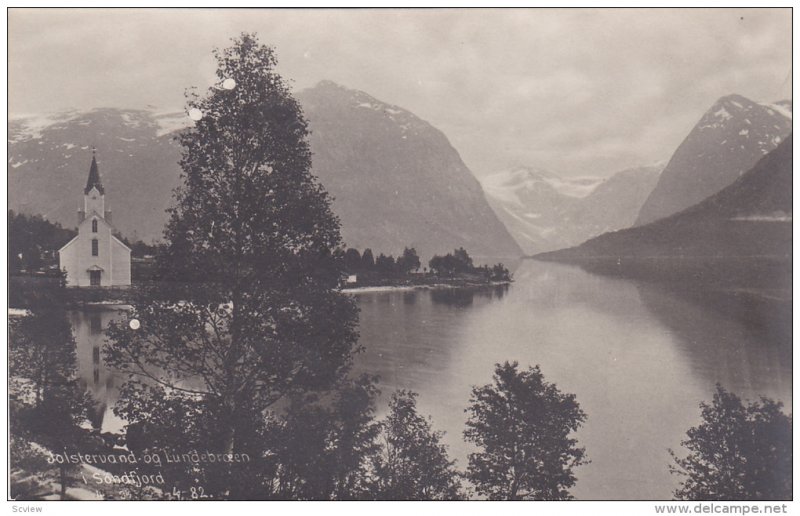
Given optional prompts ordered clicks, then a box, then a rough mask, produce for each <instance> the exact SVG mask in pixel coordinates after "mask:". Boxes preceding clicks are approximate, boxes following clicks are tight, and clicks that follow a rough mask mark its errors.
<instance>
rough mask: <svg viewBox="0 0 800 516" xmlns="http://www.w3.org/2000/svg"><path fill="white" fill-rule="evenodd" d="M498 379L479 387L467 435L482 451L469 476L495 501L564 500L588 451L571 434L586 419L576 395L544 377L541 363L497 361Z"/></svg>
mask: <svg viewBox="0 0 800 516" xmlns="http://www.w3.org/2000/svg"><path fill="white" fill-rule="evenodd" d="M493 378H494V383H493V384H490V385H485V386H483V387H475V388H473V390H472V396H471V399H470V403H471V406H470V407H469V408H468V409H467V410H466V412H467V413H468V414H469V418H468V420H467V429H466V430H465V431H464V437H465V438H466V440H467V441H470V442H472V443H474V444H475V445H476V446H477V447H478V448H479V449H480V451H478V452H476V453H472V454H470V456H469V466H468V469H467V477H468V478H469V480H470V481H472V483H473V484H474V485H475V487H476V489H477V492H478V493H479V494H482V495H484V496H487V497H488V498H489V499H492V500H564V499H569V498H571V497H570V495H569V491H568V490H569V488H570V487H572V486H573V485H574V484H575V476H574V474H573V468H575V467H577V466H580V465H581V464H585V463H586V462H587V461H586V459H585V452H584V449H583V448H579V447H578V446H577V441H576V440H575V439H574V438H572V437H571V436H570V434H571V433H572V432H574V431H576V430H577V429H578V427H579V426H580V425H581V424H582V423H583V422H584V421H585V420H586V415H585V414H584V413H583V411H582V410H581V409H580V406H579V405H578V402H577V401H576V400H575V396H574V395H573V394H564V393H562V392H561V391H559V390H558V388H557V387H556V386H555V385H554V384H552V383H548V382H546V381H545V379H544V376H543V375H542V372H541V371H540V369H539V367H538V366H536V367H533V368H529V369H528V370H527V371H520V370H519V369H518V364H517V363H516V362H513V363H509V362H505V363H504V364H502V365H500V364H496V366H495V372H494V377H493Z"/></svg>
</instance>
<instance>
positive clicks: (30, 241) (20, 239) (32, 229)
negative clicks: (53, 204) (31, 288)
mask: <svg viewBox="0 0 800 516" xmlns="http://www.w3.org/2000/svg"><path fill="white" fill-rule="evenodd" d="M76 234H77V232H76V231H75V230H73V229H66V228H62V227H61V224H58V223H52V222H50V221H48V220H46V219H44V218H42V216H41V215H26V214H24V213H14V211H12V210H9V211H8V265H9V269H10V270H12V271H19V270H22V269H25V270H28V271H31V270H37V269H41V268H42V267H45V266H47V265H57V264H58V256H57V251H58V250H59V249H60V248H61V247H62V246H63V245H64V244H66V243H67V242H69V241H70V240H71V239H72V238H73V237H74V236H75V235H76Z"/></svg>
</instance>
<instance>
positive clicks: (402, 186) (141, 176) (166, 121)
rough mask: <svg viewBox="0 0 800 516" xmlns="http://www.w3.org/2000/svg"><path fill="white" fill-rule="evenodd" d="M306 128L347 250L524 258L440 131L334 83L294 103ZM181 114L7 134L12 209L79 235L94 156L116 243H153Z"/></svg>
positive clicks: (55, 121)
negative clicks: (120, 238) (118, 236)
mask: <svg viewBox="0 0 800 516" xmlns="http://www.w3.org/2000/svg"><path fill="white" fill-rule="evenodd" d="M298 98H299V100H300V101H301V103H303V107H304V110H305V111H306V115H307V118H308V119H309V123H310V126H311V128H312V131H313V133H312V135H311V138H310V143H311V150H312V152H313V153H314V157H313V171H314V173H315V174H317V175H318V176H319V177H320V180H321V182H322V184H323V185H324V186H325V187H326V188H327V189H328V191H329V192H331V193H332V195H333V196H334V197H335V200H334V205H333V208H334V212H335V213H336V214H337V215H339V217H340V218H341V220H342V233H343V236H344V239H345V242H346V243H347V244H348V245H350V246H353V247H357V248H364V247H371V248H372V249H373V250H374V251H375V252H376V253H378V252H387V253H394V254H396V253H399V252H402V250H403V247H404V246H405V245H409V246H416V247H417V250H418V252H419V253H420V255H421V256H423V258H425V257H426V256H427V257H430V255H431V254H433V253H443V252H446V251H451V250H452V249H453V248H455V247H461V246H463V247H464V248H466V249H467V250H468V251H469V252H470V253H471V254H473V255H476V256H480V255H484V256H519V255H520V254H521V250H520V249H519V247H518V246H517V245H516V243H515V242H514V240H513V239H512V238H511V236H510V235H509V234H508V232H507V230H506V229H505V227H504V226H503V225H502V224H501V223H500V221H499V220H498V219H497V217H496V216H495V215H494V213H493V212H492V210H491V208H490V207H489V205H488V203H487V201H486V199H485V197H484V195H483V191H482V189H481V187H480V185H479V184H478V182H477V180H476V179H475V178H474V177H473V176H472V174H471V172H470V171H469V170H468V169H467V168H466V166H465V165H464V164H463V162H462V161H461V159H460V157H459V156H458V153H457V152H456V151H455V149H453V148H452V146H451V145H450V144H449V142H448V141H447V138H446V137H445V136H444V135H443V134H442V133H441V132H440V131H438V130H437V129H435V128H433V127H432V126H430V125H429V124H427V123H426V122H424V121H422V120H420V119H418V118H417V117H415V116H414V115H413V114H411V113H409V112H407V111H405V110H402V109H401V108H398V107H395V106H389V105H386V104H383V103H381V102H379V101H377V100H375V99H373V98H372V97H369V96H368V95H366V94H364V93H361V92H356V91H352V90H347V89H345V88H342V87H340V86H336V85H334V84H333V83H322V84H320V85H319V86H317V87H316V88H312V89H311V90H307V91H305V92H302V93H301V94H299V95H298ZM187 123H188V119H187V117H186V116H185V114H183V113H173V114H158V113H154V112H151V111H147V110H119V109H95V110H91V111H87V112H69V113H61V114H58V115H55V116H50V117H41V118H27V119H19V120H13V121H12V122H11V123H10V124H9V146H8V148H9V159H8V165H9V167H8V180H9V208H11V209H14V210H15V211H20V212H24V213H29V214H42V215H44V216H45V217H46V218H48V219H49V220H51V221H54V222H59V223H61V224H62V225H64V227H74V226H75V224H76V221H77V210H78V207H79V206H80V204H81V203H82V201H83V186H84V185H85V184H86V177H87V174H88V171H89V164H90V162H91V147H92V146H96V147H97V151H98V164H99V168H100V175H101V177H102V181H103V185H104V186H105V189H106V206H107V207H108V208H109V209H110V210H112V211H113V222H114V224H115V226H116V227H117V229H118V230H119V231H120V232H122V233H123V235H125V236H127V237H129V238H134V239H142V240H144V241H145V242H150V241H151V240H153V239H159V238H160V237H161V234H162V230H163V227H164V224H165V222H166V221H167V214H166V213H165V210H166V209H167V208H168V207H169V205H170V204H171V199H172V190H173V189H174V188H175V187H176V186H177V185H178V182H179V175H180V168H179V167H178V164H177V163H178V159H179V156H180V147H179V145H178V144H177V142H176V141H174V136H175V131H176V130H178V129H180V128H181V127H184V126H185V125H187Z"/></svg>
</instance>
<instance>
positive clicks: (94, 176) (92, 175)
mask: <svg viewBox="0 0 800 516" xmlns="http://www.w3.org/2000/svg"><path fill="white" fill-rule="evenodd" d="M92 188H97V191H98V192H100V193H101V194H103V195H105V193H106V192H105V190H103V183H101V182H100V171H99V170H98V169H97V159H96V157H95V155H94V151H92V166H91V167H89V179H88V180H87V181H86V188H84V189H83V193H84V194H88V193H89V192H90V191H91V190H92Z"/></svg>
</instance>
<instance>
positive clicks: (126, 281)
mask: <svg viewBox="0 0 800 516" xmlns="http://www.w3.org/2000/svg"><path fill="white" fill-rule="evenodd" d="M58 263H59V268H60V269H61V270H63V271H66V273H67V286H69V287H124V286H128V285H130V284H131V250H130V248H129V247H128V246H126V245H125V244H124V243H122V241H121V240H120V239H119V238H117V237H115V236H114V227H113V226H112V225H111V212H110V211H106V209H105V189H104V188H103V183H102V182H101V181H100V170H99V169H98V167H97V157H96V156H95V151H94V150H92V164H91V166H90V167H89V179H88V180H87V181H86V188H84V190H83V208H82V209H79V210H78V236H76V237H75V238H73V239H72V240H70V241H69V242H68V243H67V244H66V245H64V247H62V248H61V249H59V250H58Z"/></svg>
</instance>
